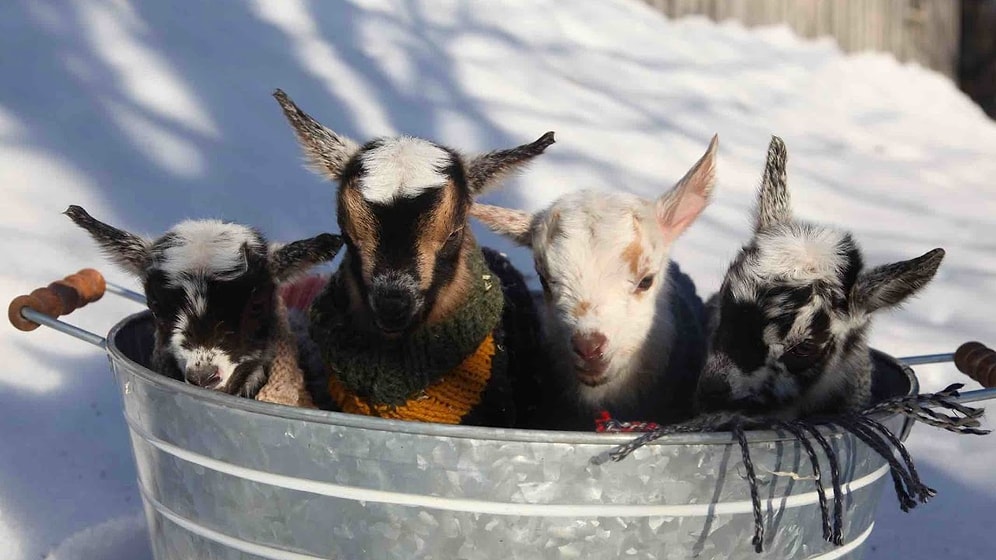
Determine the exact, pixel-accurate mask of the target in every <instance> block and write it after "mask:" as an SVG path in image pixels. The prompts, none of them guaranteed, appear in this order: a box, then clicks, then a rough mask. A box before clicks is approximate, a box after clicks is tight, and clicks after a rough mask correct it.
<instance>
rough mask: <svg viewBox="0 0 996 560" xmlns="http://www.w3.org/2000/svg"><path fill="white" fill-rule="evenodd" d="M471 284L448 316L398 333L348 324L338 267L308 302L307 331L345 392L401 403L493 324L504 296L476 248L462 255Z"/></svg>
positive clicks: (473, 346) (472, 347)
mask: <svg viewBox="0 0 996 560" xmlns="http://www.w3.org/2000/svg"><path fill="white" fill-rule="evenodd" d="M466 258H467V259H468V262H467V265H468V266H469V268H470V273H471V278H472V280H471V281H472V287H471V289H470V291H469V293H468V297H467V300H466V301H465V302H464V304H463V305H462V306H461V307H460V308H459V309H458V310H457V311H456V313H454V314H453V316H452V317H450V318H449V319H447V320H446V321H443V322H441V323H438V324H435V325H425V326H423V327H420V328H418V329H417V330H415V331H413V332H411V333H408V334H406V335H405V336H403V337H401V338H398V339H386V338H383V337H381V336H378V335H376V334H375V333H370V332H365V331H363V330H361V329H357V328H355V327H354V326H353V324H352V322H351V320H350V316H349V309H348V297H347V294H346V290H345V288H344V286H343V278H342V274H343V271H342V269H340V270H339V271H338V272H336V274H334V275H333V276H332V278H331V279H330V280H329V283H328V285H327V286H326V287H325V290H324V291H323V292H322V293H321V295H319V296H318V297H317V298H316V299H315V301H314V302H313V303H312V306H311V336H312V339H314V341H315V343H316V344H317V345H318V347H319V348H320V349H321V353H322V358H323V360H324V362H325V364H326V366H327V367H328V368H329V369H330V371H331V373H332V375H333V376H335V377H336V378H338V381H339V382H341V383H342V384H343V385H344V386H345V387H347V388H348V389H349V392H350V393H352V394H354V395H356V396H358V397H362V398H363V399H366V400H367V401H368V402H370V403H372V404H377V405H393V406H395V407H399V406H402V405H405V404H406V403H407V402H408V400H409V399H411V398H413V397H416V396H418V395H420V394H421V393H422V391H424V390H425V389H427V388H428V387H429V386H430V385H431V384H432V383H434V382H436V381H439V380H440V379H442V377H443V376H444V375H445V374H446V373H447V372H449V371H451V370H453V369H454V368H456V367H457V366H459V365H460V364H461V363H463V362H464V360H466V359H467V357H468V356H471V355H472V354H474V353H475V352H477V350H478V348H479V347H480V345H481V342H482V341H483V340H485V338H487V337H488V336H489V335H491V334H492V333H493V332H494V331H495V330H496V329H497V328H498V327H499V324H500V322H501V318H502V309H503V306H504V297H503V295H502V290H501V286H500V284H499V282H498V281H497V279H496V278H495V276H494V274H493V273H492V272H491V270H490V269H488V267H487V265H486V264H485V262H484V258H483V256H482V255H481V253H480V251H478V250H474V251H471V252H470V253H469V254H468V255H467V257H466Z"/></svg>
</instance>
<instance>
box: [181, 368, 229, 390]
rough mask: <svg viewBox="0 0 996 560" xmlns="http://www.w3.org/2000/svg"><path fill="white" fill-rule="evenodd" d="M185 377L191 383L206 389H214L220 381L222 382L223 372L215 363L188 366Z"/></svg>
mask: <svg viewBox="0 0 996 560" xmlns="http://www.w3.org/2000/svg"><path fill="white" fill-rule="evenodd" d="M184 378H185V379H186V380H187V383H190V384H191V385H196V386H198V387H203V388H205V389H214V388H215V387H216V386H217V385H218V384H219V383H221V372H220V370H219V369H218V367H217V366H215V365H214V364H207V365H203V366H191V367H188V368H187V371H186V372H185V373H184Z"/></svg>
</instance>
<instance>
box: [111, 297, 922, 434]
mask: <svg viewBox="0 0 996 560" xmlns="http://www.w3.org/2000/svg"><path fill="white" fill-rule="evenodd" d="M150 318H151V312H149V311H148V310H145V311H140V312H138V313H133V314H131V315H128V316H126V317H125V318H123V319H121V320H120V321H118V322H117V323H116V324H115V325H114V326H113V327H111V329H110V331H109V332H108V334H107V355H108V358H109V359H110V360H111V362H112V363H113V364H114V365H116V366H119V367H116V368H115V370H116V371H121V372H127V374H128V375H130V376H134V377H137V378H139V379H141V380H142V381H143V382H144V383H149V384H152V385H154V386H156V387H159V388H160V389H163V390H168V391H172V392H174V393H179V394H181V395H184V396H187V397H190V398H193V399H195V400H198V401H202V402H205V403H208V404H210V405H214V406H219V407H225V408H231V409H236V410H241V411H243V412H249V413H254V414H262V415H265V416H271V417H275V418H280V419H283V420H297V421H302V422H311V423H317V424H325V425H329V426H340V427H346V428H356V429H362V430H372V431H386V432H392V433H404V434H411V435H417V436H430V437H447V438H459V439H474V440H481V441H490V442H494V443H505V442H519V443H557V444H572V445H599V446H609V447H615V446H617V445H620V444H624V443H628V442H630V441H632V440H633V439H634V438H636V437H638V436H639V435H640V434H639V433H633V432H630V433H598V432H575V431H558V430H534V429H526V428H488V427H480V426H460V425H453V424H435V423H429V422H411V421H407V420H394V419H387V418H377V417H373V416H361V415H356V414H348V413H344V412H334V411H329V410H318V409H307V408H298V407H292V406H286V405H281V404H275V403H267V402H261V401H257V400H253V399H247V398H244V397H237V396H234V395H229V394H227V393H222V392H220V391H214V390H208V389H203V388H201V387H195V386H193V385H190V384H187V383H184V382H182V381H178V380H176V379H171V378H169V377H166V376H165V375H162V374H159V373H156V372H154V371H152V370H150V369H148V368H146V367H144V366H142V365H141V364H139V363H137V362H135V361H133V360H132V359H131V358H129V357H128V356H126V355H125V353H124V352H123V351H122V350H121V349H120V348H119V347H118V344H117V341H118V335H119V334H120V333H121V331H123V330H124V329H125V328H127V327H128V326H129V325H131V324H133V323H137V322H138V321H141V320H147V319H150ZM871 352H872V354H873V355H874V356H875V357H877V358H879V359H881V360H884V361H886V362H889V363H890V364H891V365H894V366H896V367H897V368H899V370H900V371H901V372H902V373H903V374H905V376H906V378H907V380H908V381H909V385H910V389H909V392H908V393H907V394H908V395H915V394H917V393H919V391H920V384H919V381H918V380H917V377H916V374H915V373H914V372H913V370H912V369H911V368H910V367H909V366H906V365H905V364H903V363H902V362H900V361H898V360H897V359H896V358H894V357H893V356H891V355H889V354H886V353H884V352H881V351H879V350H875V349H871ZM119 382H121V380H119ZM889 416H891V415H886V414H879V415H877V416H876V418H879V419H884V418H888V417H889ZM910 427H911V421H910V420H909V419H906V420H905V421H904V424H903V428H902V430H901V431H900V432H899V433H897V434H896V435H897V436H899V437H901V438H903V439H905V437H906V434H907V433H908V432H909V429H910ZM820 430H821V431H822V432H823V433H824V434H825V435H828V436H835V435H841V434H844V433H846V432H845V430H843V429H841V428H836V427H834V428H830V427H820ZM746 435H747V440H748V441H749V442H751V443H768V442H788V441H795V437H794V436H792V435H791V434H786V435H782V433H781V432H779V431H776V430H749V431H747V432H746ZM734 442H735V439H734V437H733V434H731V433H730V432H701V433H697V434H674V435H667V436H663V437H661V438H658V439H657V440H655V441H653V442H652V443H650V444H648V445H653V446H656V445H731V444H733V443H734Z"/></svg>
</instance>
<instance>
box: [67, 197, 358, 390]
mask: <svg viewBox="0 0 996 560" xmlns="http://www.w3.org/2000/svg"><path fill="white" fill-rule="evenodd" d="M66 215H67V216H69V218H70V219H71V220H72V221H73V222H75V223H76V225H78V226H80V227H82V228H83V229H85V230H86V231H87V232H88V233H89V234H90V236H91V237H93V239H94V240H95V241H96V242H97V243H98V244H99V245H100V247H101V249H103V251H104V252H105V253H106V254H107V255H108V256H109V257H110V258H111V259H113V260H114V261H115V262H116V263H117V264H118V265H120V266H121V267H122V268H123V269H124V270H126V271H128V272H130V273H132V274H134V275H135V276H137V277H138V278H139V280H140V281H141V282H142V285H143V287H144V289H145V296H146V300H147V303H148V306H149V310H150V311H151V312H152V315H153V319H154V324H155V342H154V347H153V351H152V357H151V363H150V365H151V367H152V369H153V370H155V371H158V372H159V373H162V374H164V375H167V376H169V377H173V378H175V379H182V380H186V382H187V383H190V384H193V385H197V386H199V387H204V388H207V389H215V390H218V391H223V392H225V393H229V394H232V395H238V396H242V397H248V398H259V400H268V401H270V402H281V403H283V404H295V405H299V406H307V405H309V404H310V399H309V398H307V396H306V395H305V394H300V393H301V391H300V389H301V388H303V386H304V385H303V378H301V374H300V372H299V370H297V371H295V370H296V363H297V362H296V355H294V354H295V353H296V346H295V345H294V343H293V338H292V337H291V335H290V330H289V328H288V324H287V317H286V314H285V309H284V307H283V304H282V303H281V302H280V298H279V297H278V294H277V287H278V285H279V284H280V283H282V282H284V281H286V280H287V279H289V278H291V277H293V276H294V275H296V274H299V273H302V272H304V271H306V270H307V269H308V268H310V267H312V266H313V265H316V264H319V263H322V262H326V261H329V260H332V258H333V257H334V256H335V254H336V253H337V252H338V250H339V248H340V247H341V246H342V241H341V239H340V238H339V236H336V235H332V234H328V233H323V234H321V235H318V236H316V237H313V238H310V239H304V240H301V241H295V242H293V243H289V244H286V245H276V244H275V245H270V244H268V243H267V241H266V239H264V237H263V236H262V234H260V233H259V232H258V231H256V230H255V229H253V228H250V227H247V226H244V225H240V224H234V223H227V222H222V221H218V220H188V221H184V222H181V223H179V224H177V225H176V226H174V227H173V228H172V229H170V230H169V231H168V232H166V234H165V235H163V236H161V237H159V238H158V239H155V240H152V239H146V238H144V237H140V236H138V235H135V234H132V233H129V232H127V231H123V230H120V229H117V228H115V227H112V226H109V225H107V224H105V223H103V222H100V221H98V220H96V219H94V218H93V217H91V216H90V215H89V214H88V213H87V212H86V211H85V210H84V209H83V208H81V207H79V206H70V207H69V209H68V210H66ZM284 354H292V355H284ZM275 363H277V364H279V366H278V367H279V368H280V374H281V375H280V376H275V377H274V378H272V379H271V373H272V372H273V371H272V370H273V369H274V367H275ZM285 370H287V371H285ZM289 376H293V377H294V378H289Z"/></svg>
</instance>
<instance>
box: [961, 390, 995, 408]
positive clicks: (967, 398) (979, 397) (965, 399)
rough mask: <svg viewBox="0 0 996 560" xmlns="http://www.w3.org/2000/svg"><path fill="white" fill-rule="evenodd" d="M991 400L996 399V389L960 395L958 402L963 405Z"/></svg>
mask: <svg viewBox="0 0 996 560" xmlns="http://www.w3.org/2000/svg"><path fill="white" fill-rule="evenodd" d="M990 399H996V388H993V389H976V390H975V391H967V392H965V393H962V394H960V395H958V398H957V399H954V400H955V401H957V402H960V403H962V404H965V403H973V402H979V401H988V400H990Z"/></svg>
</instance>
